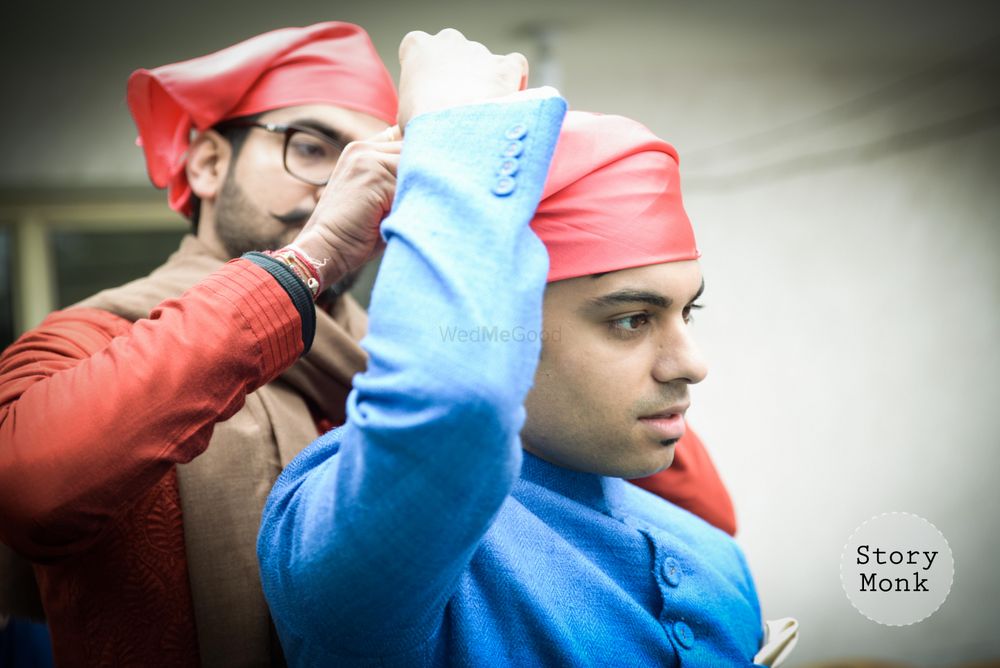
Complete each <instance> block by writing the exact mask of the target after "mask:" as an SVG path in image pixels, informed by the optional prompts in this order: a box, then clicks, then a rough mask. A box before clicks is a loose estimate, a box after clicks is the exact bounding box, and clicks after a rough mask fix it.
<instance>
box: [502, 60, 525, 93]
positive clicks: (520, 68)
mask: <svg viewBox="0 0 1000 668" xmlns="http://www.w3.org/2000/svg"><path fill="white" fill-rule="evenodd" d="M507 57H508V58H509V59H511V60H512V61H513V62H514V67H515V68H516V70H517V72H518V73H519V74H520V77H521V79H520V82H519V83H518V85H517V89H518V90H524V89H525V88H527V87H528V70H529V67H528V59H527V58H525V57H524V54H523V53H521V52H519V51H514V52H513V53H508V54H507Z"/></svg>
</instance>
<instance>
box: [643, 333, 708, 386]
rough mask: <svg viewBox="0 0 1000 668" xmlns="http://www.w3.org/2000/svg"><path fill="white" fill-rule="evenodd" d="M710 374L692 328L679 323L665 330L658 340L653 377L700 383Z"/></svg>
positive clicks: (666, 381)
mask: <svg viewBox="0 0 1000 668" xmlns="http://www.w3.org/2000/svg"><path fill="white" fill-rule="evenodd" d="M707 375H708V365H707V364H706V362H705V358H704V356H703V355H702V354H701V349H700V348H699V347H698V344H697V343H695V341H694V337H693V336H692V333H691V328H690V327H689V326H688V325H687V324H678V325H676V326H673V327H671V328H669V330H668V331H666V332H664V334H663V336H662V337H661V338H660V341H659V342H658V347H657V350H656V359H655V361H654V363H653V378H655V379H656V381H657V382H660V383H670V382H673V381H682V382H685V383H689V384H691V385H693V384H695V383H700V382H701V381H703V380H705V376H707Z"/></svg>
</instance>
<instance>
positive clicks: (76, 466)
mask: <svg viewBox="0 0 1000 668" xmlns="http://www.w3.org/2000/svg"><path fill="white" fill-rule="evenodd" d="M394 139H398V137H396V136H394V135H393V132H392V131H391V130H389V131H386V132H385V133H383V135H380V136H377V137H375V138H372V139H371V140H368V141H363V142H354V143H352V144H351V145H349V146H348V147H347V149H346V150H345V151H344V153H343V155H342V156H341V158H340V160H339V162H338V164H337V168H336V169H335V170H334V173H333V176H332V177H331V181H330V184H329V185H328V186H327V187H326V190H325V191H324V193H323V196H322V198H321V199H320V202H319V204H318V205H317V207H316V210H315V211H314V213H313V216H312V218H311V220H310V222H309V225H308V226H307V227H306V229H305V230H304V231H303V232H302V233H301V234H300V235H299V237H298V239H297V240H296V243H297V244H298V245H300V246H301V247H303V248H305V249H307V252H309V253H310V254H312V255H313V256H315V257H321V258H328V259H330V260H332V261H330V262H327V263H326V264H325V265H324V267H323V268H322V269H321V277H322V278H323V282H324V284H331V283H333V282H335V281H337V280H339V278H341V277H342V276H343V275H344V274H346V273H347V272H349V271H352V270H353V269H355V268H357V267H358V266H360V265H361V264H362V263H363V262H364V261H365V260H366V259H367V257H368V256H369V255H371V253H372V252H373V250H374V248H375V246H376V242H377V240H378V238H379V237H378V226H379V223H380V221H381V220H382V218H383V217H384V216H385V214H386V213H387V212H388V209H389V207H390V205H391V202H392V196H393V193H394V191H395V171H396V163H397V162H398V157H399V156H398V153H399V142H398V141H394ZM258 259H259V258H258ZM265 259H266V258H265ZM219 264H220V265H221V264H222V263H221V261H220V262H219ZM206 273H207V270H206ZM282 286H285V287H282ZM296 286H297V287H296ZM177 292H178V293H179V292H180V289H178V290H177ZM154 303H155V302H154ZM313 309H314V306H313V303H312V301H311V299H310V295H309V291H308V290H307V288H306V287H305V285H304V284H301V283H299V282H298V279H297V278H295V277H294V276H293V275H292V273H291V271H289V270H286V269H283V268H282V266H281V265H280V263H277V262H270V263H268V262H263V263H262V264H261V265H260V266H258V265H257V264H254V261H250V260H239V261H236V262H232V263H229V264H227V265H225V266H221V267H220V268H219V269H218V270H217V271H216V272H214V273H212V274H210V275H208V276H207V277H206V278H205V279H203V280H201V281H199V282H197V284H195V285H194V286H193V287H192V288H191V289H190V290H188V291H187V292H185V293H184V294H183V295H181V294H175V295H174V298H171V299H167V300H166V301H164V302H162V303H161V304H159V306H157V307H156V308H155V309H154V310H153V311H152V313H151V314H150V317H148V318H142V319H139V320H138V321H136V322H135V323H132V322H130V321H128V320H126V319H124V318H121V317H118V316H116V315H113V314H111V313H109V312H107V311H101V310H96V309H83V308H71V309H67V310H65V311H60V312H57V313H55V314H52V315H51V316H49V318H48V319H46V321H45V322H43V323H42V325H41V326H40V327H39V328H37V329H35V330H33V331H31V332H28V333H27V334H25V335H24V336H23V337H22V338H20V339H19V340H18V341H17V342H16V343H14V345H12V346H11V347H10V348H8V349H7V350H6V351H4V352H3V355H2V356H0V541H3V542H4V543H7V544H8V545H10V546H11V547H13V548H15V549H16V550H17V551H18V552H20V553H21V554H22V555H24V556H27V557H30V558H33V559H35V560H46V559H56V558H60V557H64V556H67V555H72V554H76V553H79V552H80V551H83V550H86V549H87V548H88V547H89V546H90V545H92V544H93V543H94V541H96V540H99V539H100V536H101V535H102V532H103V531H104V529H105V528H106V527H108V526H110V524H111V523H110V520H111V519H112V518H114V517H115V516H116V515H118V514H119V513H121V512H123V511H124V510H126V509H128V508H130V507H131V506H132V505H134V504H135V502H136V501H137V500H138V499H139V498H141V496H142V495H143V494H144V493H146V492H148V490H149V489H150V488H152V487H153V486H154V485H155V484H156V483H157V482H158V481H160V480H161V479H162V477H163V476H164V475H165V474H166V473H167V472H168V471H169V470H170V468H171V467H172V466H174V465H175V464H177V463H184V462H188V461H190V460H191V459H193V458H194V457H197V456H198V455H200V454H201V453H202V452H203V451H204V450H205V448H206V447H208V443H209V439H210V437H211V435H212V432H213V429H214V427H215V424H216V423H218V422H220V421H222V420H225V419H227V418H229V417H231V416H232V415H233V414H234V413H235V412H236V411H238V410H239V409H240V408H241V407H242V406H243V405H244V401H245V398H246V395H247V394H249V393H251V392H253V391H254V390H256V389H257V388H259V387H261V386H262V385H264V384H265V383H267V382H269V381H271V380H272V379H274V378H275V377H276V376H278V375H279V374H280V373H281V372H282V371H284V370H285V369H286V368H287V367H289V366H290V365H291V364H292V363H294V362H295V361H296V360H297V359H298V358H299V356H300V355H301V354H302V353H303V351H304V349H305V347H306V346H305V342H306V341H310V340H311V339H312V336H313V333H314V330H315V315H314V311H313Z"/></svg>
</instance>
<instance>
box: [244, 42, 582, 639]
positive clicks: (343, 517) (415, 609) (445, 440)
mask: <svg viewBox="0 0 1000 668" xmlns="http://www.w3.org/2000/svg"><path fill="white" fill-rule="evenodd" d="M424 38H426V40H427V42H426V43H425V44H417V45H411V46H416V47H417V48H418V52H419V55H420V56H421V58H424V57H427V58H428V59H429V61H433V60H434V57H435V53H436V54H437V55H438V56H440V57H441V58H451V60H449V61H447V62H444V63H441V62H438V63H437V64H438V65H439V66H440V68H439V70H438V71H436V72H435V71H433V70H432V71H430V72H429V73H428V75H429V76H433V77H435V79H434V81H435V82H437V84H438V85H440V83H441V82H442V81H444V82H447V83H450V84H451V86H450V88H451V90H453V91H454V90H470V89H472V87H471V86H465V85H464V84H463V80H462V77H473V78H475V77H479V78H482V77H489V76H493V75H494V74H496V72H495V71H494V70H492V69H491V68H503V67H508V66H510V67H513V65H514V64H515V63H505V61H503V60H501V59H499V58H498V57H496V56H492V54H489V53H488V52H486V51H485V48H484V47H482V46H481V45H478V44H475V43H468V42H465V41H464V39H462V38H461V36H460V35H458V34H457V33H447V34H446V33H442V34H439V35H438V36H436V37H435V38H429V37H426V36H424V37H423V38H422V39H424ZM435 40H436V41H435ZM404 45H405V41H404ZM425 48H426V49H428V51H425V50H424V49H425ZM435 49H439V50H438V51H435ZM410 53H411V54H413V52H412V51H411V52H410ZM401 60H402V64H403V74H402V77H401V82H402V83H401V87H400V88H401V91H400V92H401V107H402V106H403V105H404V104H405V101H406V100H407V99H408V91H409V90H411V89H409V88H408V86H412V85H417V84H419V77H418V76H417V74H418V73H416V72H414V69H413V61H408V60H407V56H406V55H404V56H403V57H402V58H401ZM424 62H427V61H424ZM455 64H458V65H460V66H461V68H459V69H462V68H464V69H463V71H461V72H458V73H457V74H456V72H455V68H453V67H452V65H455ZM501 74H502V73H501ZM520 74H521V73H520V72H517V71H514V72H511V73H510V76H511V79H510V81H509V82H508V84H507V85H509V86H510V90H514V89H515V88H516V87H517V85H518V83H519V80H518V76H519V75H520ZM516 75H518V76H516ZM452 77H454V78H452ZM477 80H478V79H477ZM499 92H506V91H504V90H500V91H499ZM564 113H565V103H564V102H563V101H562V100H561V99H559V98H556V97H547V98H543V99H533V100H527V101H517V102H507V103H486V104H477V105H473V106H461V107H456V108H451V109H447V110H441V111H434V112H432V113H426V114H423V115H420V116H419V117H416V118H415V119H414V120H413V121H412V122H410V124H409V126H408V127H407V128H406V135H405V141H404V146H403V156H402V160H401V163H400V172H399V185H398V189H397V195H396V201H395V204H394V209H393V213H392V214H391V215H390V217H389V218H388V219H387V220H386V221H385V223H384V224H383V235H384V237H385V238H386V241H387V249H386V254H385V258H384V260H383V263H382V267H381V270H380V274H379V277H378V280H377V282H376V286H375V291H374V294H373V298H372V304H371V308H370V330H369V335H368V336H367V337H366V338H365V340H364V341H363V346H364V347H365V348H366V350H367V351H368V353H369V366H368V370H367V371H366V372H365V373H364V374H362V375H360V376H359V377H357V378H356V379H355V389H354V392H353V393H352V395H351V397H350V399H349V401H348V421H347V424H346V425H345V427H343V428H341V429H339V430H336V431H334V432H331V433H330V434H327V435H326V436H325V437H323V438H321V439H320V440H319V441H317V442H316V443H314V444H313V445H312V446H310V448H309V449H307V450H306V451H305V452H304V453H303V454H302V455H300V457H299V458H298V459H297V460H296V461H294V462H293V463H292V465H291V466H290V467H289V468H288V469H287V470H286V471H285V473H284V474H283V475H282V477H281V478H280V479H279V481H278V483H277V485H276V486H275V488H274V490H273V492H272V495H271V497H270V499H269V501H268V504H267V507H266V509H265V516H264V524H263V527H262V530H261V535H260V538H259V541H258V556H259V558H260V560H261V564H262V572H263V577H264V589H265V593H266V594H267V597H268V601H269V603H270V605H271V608H272V612H273V613H274V616H275V619H276V623H277V625H278V628H279V632H280V633H281V636H282V642H283V644H284V646H285V648H286V651H288V652H290V654H291V655H293V656H294V655H299V654H300V653H301V652H303V651H306V652H308V647H304V646H303V642H304V641H303V640H302V639H303V637H325V638H331V637H332V638H336V639H337V641H338V645H339V646H341V647H344V650H345V653H347V654H353V655H357V656H377V655H385V654H389V653H398V652H408V651H415V650H416V651H419V647H420V646H421V644H422V643H424V642H425V641H426V640H427V639H428V638H429V637H430V636H431V635H432V634H433V632H434V630H435V628H436V626H437V625H438V624H439V623H440V620H441V616H442V612H443V609H444V606H445V605H446V603H447V600H448V597H449V596H450V594H451V593H452V591H453V589H454V587H455V585H456V581H457V578H458V576H459V574H460V573H461V571H462V569H463V568H464V567H465V565H466V564H467V563H468V561H469V560H470V559H471V557H472V554H473V553H474V551H475V549H476V547H477V545H478V542H479V540H480V539H481V538H482V536H483V535H484V533H485V532H486V531H487V530H488V528H489V526H490V522H491V521H492V519H493V517H494V516H495V515H496V513H497V511H498V510H499V509H500V506H501V505H502V504H503V502H504V500H505V499H506V497H507V495H508V493H509V492H510V490H511V487H512V485H513V483H514V481H515V479H516V478H517V476H518V474H519V471H520V462H521V449H520V441H519V438H518V432H519V430H520V428H521V425H522V423H523V420H524V409H523V407H522V402H523V400H524V397H525V395H526V394H527V391H528V389H529V387H530V384H531V381H532V378H533V376H534V371H535V367H536V364H537V359H538V354H539V350H540V342H539V340H538V337H539V333H540V332H541V313H542V294H543V290H544V286H545V277H546V271H547V267H548V261H547V255H546V252H545V249H544V247H543V246H542V244H541V242H540V241H539V239H538V238H537V237H536V236H535V235H534V233H533V232H531V230H530V228H529V227H528V223H529V221H530V220H531V218H532V216H533V214H534V210H535V208H536V206H537V204H538V200H539V198H540V196H541V191H542V185H543V183H544V180H545V177H546V174H547V171H548V166H549V161H550V159H551V154H552V151H553V149H554V147H555V142H556V139H557V136H558V132H559V128H560V125H561V121H562V117H563V115H564ZM507 158H514V161H513V162H506V163H505V162H504V161H505V159H507ZM502 165H503V167H501V166H502ZM512 167H516V169H515V170H512V169H511V168H512ZM498 169H500V170H501V171H515V172H516V173H514V174H512V175H511V176H509V177H508V176H505V175H503V174H498Z"/></svg>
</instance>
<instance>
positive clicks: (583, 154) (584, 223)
mask: <svg viewBox="0 0 1000 668" xmlns="http://www.w3.org/2000/svg"><path fill="white" fill-rule="evenodd" d="M531 227H532V229H533V230H534V231H535V233H536V234H537V235H538V236H539V238H541V240H542V241H543V242H544V243H545V247H546V248H547V249H548V251H549V276H548V280H549V281H550V282H551V281H559V280H562V279H566V278H576V277H578V276H587V275H590V274H598V273H603V272H608V271H617V270H619V269H629V268H632V267H642V266H645V265H649V264H659V263H661V262H678V261H680V260H694V259H697V258H698V257H699V256H700V253H699V252H698V247H697V245H696V243H695V239H694V231H693V230H692V229H691V221H690V220H689V219H688V217H687V214H686V213H685V212H684V205H683V204H682V202H681V188H680V174H679V172H678V169H677V151H675V150H674V147H673V146H671V145H670V144H668V143H667V142H665V141H663V140H662V139H659V138H657V137H656V136H655V135H654V134H653V133H652V132H650V131H649V130H648V129H646V128H645V127H644V126H642V125H641V124H639V123H636V122H635V121H631V120H629V119H627V118H623V117H621V116H605V115H600V114H591V113H585V112H581V111H570V112H569V113H568V114H567V115H566V120H565V121H564V122H563V128H562V133H561V134H560V136H559V143H558V144H556V151H555V155H554V156H553V159H552V166H551V168H550V169H549V176H548V180H547V181H546V183H545V189H544V191H543V193H542V201H541V203H540V204H539V206H538V210H537V211H536V212H535V217H534V219H533V220H532V222H531Z"/></svg>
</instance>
